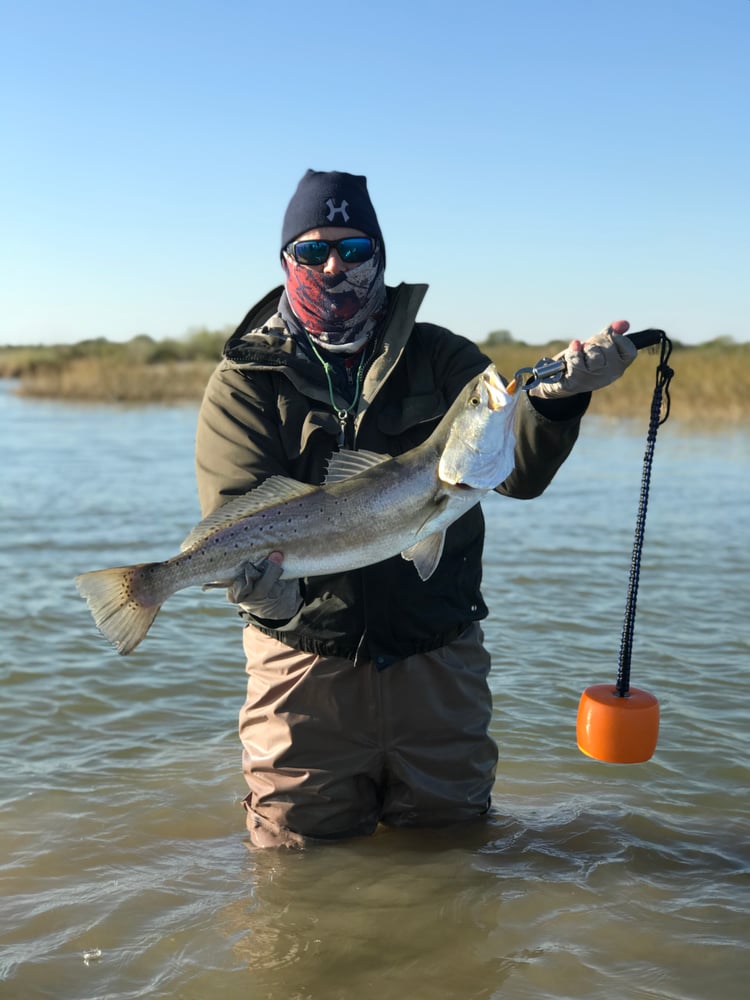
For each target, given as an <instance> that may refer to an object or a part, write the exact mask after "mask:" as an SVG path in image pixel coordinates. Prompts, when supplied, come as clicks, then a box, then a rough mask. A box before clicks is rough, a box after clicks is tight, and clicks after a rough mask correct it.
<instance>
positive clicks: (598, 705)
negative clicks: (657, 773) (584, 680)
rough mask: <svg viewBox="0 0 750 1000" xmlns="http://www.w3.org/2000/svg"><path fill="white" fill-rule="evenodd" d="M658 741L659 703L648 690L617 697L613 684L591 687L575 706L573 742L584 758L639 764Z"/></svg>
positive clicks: (647, 758)
mask: <svg viewBox="0 0 750 1000" xmlns="http://www.w3.org/2000/svg"><path fill="white" fill-rule="evenodd" d="M658 738H659V702H658V701H657V700H656V698H654V696H653V695H652V694H649V692H648V691H641V690H640V689H639V688H630V689H629V690H628V692H627V694H625V695H621V694H620V693H619V692H618V691H617V689H616V687H615V686H614V685H613V684H594V685H592V686H591V687H588V688H586V690H585V691H584V692H583V694H582V695H581V700H580V702H579V704H578V720H577V722H576V739H577V741H578V749H579V750H580V751H581V752H582V753H585V754H586V756H587V757H593V758H594V759H595V760H601V761H604V762H605V763H607V764H642V763H643V762H644V761H647V760H649V758H650V757H651V756H652V755H653V752H654V750H655V749H656V741H657V739H658Z"/></svg>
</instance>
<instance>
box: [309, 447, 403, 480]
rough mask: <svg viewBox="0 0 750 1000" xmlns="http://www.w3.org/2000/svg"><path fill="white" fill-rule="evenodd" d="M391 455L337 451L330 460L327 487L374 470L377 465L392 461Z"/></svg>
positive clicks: (372, 452) (345, 450)
mask: <svg viewBox="0 0 750 1000" xmlns="http://www.w3.org/2000/svg"><path fill="white" fill-rule="evenodd" d="M390 457H391V456H390V455H378V454H377V453H376V452H374V451H349V450H348V449H344V450H343V451H335V452H334V453H333V455H331V457H330V459H329V460H328V472H327V473H326V478H325V485H326V486H330V485H331V483H340V482H343V480H344V479H351V477H352V476H357V475H359V473H360V472H366V471H367V470H368V469H374V468H375V466H376V465H382V464H383V462H387V461H389V460H390Z"/></svg>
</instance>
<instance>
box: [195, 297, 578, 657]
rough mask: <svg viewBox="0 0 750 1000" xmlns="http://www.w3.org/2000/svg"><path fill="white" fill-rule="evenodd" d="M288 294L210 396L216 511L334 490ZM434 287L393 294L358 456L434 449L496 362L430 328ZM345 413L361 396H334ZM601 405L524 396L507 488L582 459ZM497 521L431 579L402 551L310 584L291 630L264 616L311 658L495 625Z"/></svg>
mask: <svg viewBox="0 0 750 1000" xmlns="http://www.w3.org/2000/svg"><path fill="white" fill-rule="evenodd" d="M281 291H282V289H281V288H278V289H275V290H274V291H273V292H271V293H270V294H269V295H268V296H266V298H265V299H263V300H262V301H261V302H260V303H258V304H257V305H256V306H254V307H253V308H252V309H251V310H250V312H249V313H248V314H247V316H246V317H245V319H244V320H243V322H242V323H241V324H240V326H239V327H238V329H237V331H236V332H235V333H234V334H233V336H232V337H231V338H230V340H229V341H228V342H227V345H226V347H225V351H224V359H223V360H222V362H221V363H220V364H219V365H218V367H217V368H216V370H215V371H214V373H213V375H212V376H211V378H210V380H209V383H208V385H207V387H206V392H205V395H204V398H203V403H202V406H201V410H200V415H199V420H198V429H197V437H196V469H197V479H198V492H199V497H200V503H201V508H202V510H203V513H204V515H205V514H207V513H209V512H210V511H212V510H214V509H215V508H217V507H218V506H220V505H221V504H222V503H224V502H225V500H226V499H227V498H228V497H230V496H234V495H237V494H241V493H245V492H247V491H248V490H250V489H252V488H253V487H255V486H257V485H258V484H259V483H260V482H262V481H263V480H264V479H266V478H267V477H268V476H273V475H284V476H290V477H292V478H293V479H298V480H300V481H302V482H305V483H313V484H316V485H317V484H320V483H321V482H322V481H323V479H324V478H325V474H326V465H327V461H328V459H329V457H330V455H331V454H332V452H333V451H334V450H335V448H336V442H337V437H338V434H339V431H340V424H339V420H338V419H337V417H336V414H335V412H334V408H333V407H332V405H331V398H330V389H329V384H328V381H327V380H326V377H325V373H324V371H323V368H322V365H321V364H320V362H319V361H318V360H317V359H315V358H312V357H310V355H309V353H308V352H305V351H302V350H301V349H300V347H299V345H298V344H297V343H296V341H295V340H294V338H293V337H292V336H290V334H289V333H288V332H287V330H286V328H285V327H284V324H283V322H282V320H281V317H280V316H279V314H278V302H279V298H280V295H281ZM425 292H426V286H424V285H404V284H402V285H399V286H398V287H396V288H389V289H388V301H389V307H388V315H387V317H386V320H385V324H384V331H383V332H382V334H381V335H380V337H379V338H378V343H377V345H376V347H375V350H374V354H373V356H372V358H371V360H370V361H369V363H368V364H367V367H366V370H365V372H364V378H363V381H362V386H361V394H360V398H359V401H358V405H357V407H356V412H355V413H353V414H352V419H351V420H350V421H349V422H348V429H347V435H348V436H347V440H346V445H347V447H353V448H359V449H366V450H368V451H374V452H379V453H381V454H389V455H400V454H403V453H404V452H405V451H408V450H409V449H410V448H413V447H415V446H416V445H418V444H421V443H422V442H423V441H424V440H425V439H426V438H427V437H428V436H429V434H430V433H431V432H432V431H433V430H434V428H435V426H436V425H437V423H438V422H439V420H440V418H441V417H442V416H443V415H444V414H445V412H446V410H447V409H448V407H449V406H450V404H451V403H452V402H453V400H454V399H455V398H456V396H457V395H458V394H459V392H460V391H461V389H462V388H463V387H464V385H465V384H466V383H467V382H468V381H469V379H470V378H472V376H474V375H476V374H478V373H479V372H481V371H482V370H483V369H484V368H485V367H486V366H487V364H488V360H489V359H488V358H487V357H486V356H485V355H484V354H482V352H481V351H480V350H479V348H478V347H477V345H476V344H475V343H473V342H472V341H470V340H467V339H466V338H464V337H460V336H457V335H456V334H453V333H451V332H450V331H448V330H446V329H443V328H442V327H438V326H434V325H432V324H430V323H422V322H417V320H416V315H417V310H418V308H419V306H420V304H421V302H422V299H423V298H424V295H425ZM333 401H334V405H335V407H336V408H337V409H346V408H347V406H348V405H349V402H350V399H345V398H342V397H341V396H339V395H338V394H334V400H333ZM587 405H588V396H585V397H573V398H572V399H567V400H563V401H561V402H560V403H557V404H550V403H549V402H546V403H545V402H542V401H539V400H535V401H534V403H533V404H532V402H531V401H530V400H529V398H528V397H527V395H526V394H524V396H523V399H521V400H520V401H519V405H518V408H517V411H516V413H517V417H516V453H515V458H516V463H515V468H514V470H513V472H512V473H511V474H510V476H509V477H508V478H507V479H506V480H505V482H504V483H502V484H500V485H499V486H498V488H497V491H498V492H499V493H502V494H505V495H506V496H509V497H516V498H531V497H535V496H539V494H541V493H542V491H543V490H544V489H545V488H546V486H547V485H548V484H549V482H550V481H551V480H552V478H553V476H554V475H555V473H556V471H557V469H558V468H559V467H560V465H561V464H562V462H563V461H564V460H565V458H566V457H567V456H568V454H569V453H570V450H571V448H572V447H573V444H574V443H575V440H576V438H577V436H578V429H579V423H580V417H581V415H582V414H583V412H584V411H585V409H586V406H587ZM483 544H484V519H483V517H482V512H481V507H480V505H477V506H476V507H474V508H473V509H472V510H470V511H469V512H468V513H466V514H465V515H463V516H462V517H461V518H459V520H458V521H456V522H455V523H454V524H453V525H451V527H450V528H449V529H448V531H447V533H446V540H445V547H444V550H443V556H442V559H441V560H440V563H439V565H438V567H437V569H436V571H435V572H434V574H433V575H432V576H431V577H430V579H429V580H425V581H421V580H420V579H419V577H418V575H417V573H416V571H415V569H414V567H413V565H412V564H411V563H409V562H407V561H406V560H404V559H402V558H401V557H400V556H396V557H394V558H392V559H388V560H386V561H384V562H382V563H378V564H376V565H374V566H368V567H365V568H364V569H361V570H356V571H353V572H349V573H342V574H337V575H336V576H327V577H313V578H309V579H306V580H303V581H301V589H302V594H303V604H302V607H301V608H300V610H299V612H298V613H297V614H296V615H295V617H294V618H292V619H291V621H289V622H271V621H268V620H266V621H260V620H257V619H252V618H251V619H250V620H251V621H252V622H253V624H255V625H256V627H259V628H261V629H262V630H263V631H265V632H267V633H269V634H271V635H273V636H275V637H276V638H278V639H280V640H281V641H282V642H284V643H286V644H288V645H290V646H293V647H295V648H298V649H303V650H306V651H308V652H317V653H321V654H323V655H338V656H346V657H349V658H351V659H359V658H369V659H372V660H374V661H375V663H376V664H378V665H379V666H386V665H388V664H389V663H392V662H394V661H396V660H399V659H402V658H404V657H405V656H408V655H410V654H411V653H416V652H424V651H426V650H429V649H435V648H437V647H439V646H442V645H444V644H445V643H446V642H448V641H450V640H451V639H452V638H454V637H455V636H457V635H458V634H460V632H461V631H463V629H464V628H466V626H467V625H468V624H469V623H470V622H471V621H476V620H479V619H481V618H484V617H485V616H486V615H487V607H486V605H485V603H484V600H483V598H482V594H481V579H482V548H483Z"/></svg>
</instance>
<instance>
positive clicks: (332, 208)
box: [326, 198, 349, 222]
mask: <svg viewBox="0 0 750 1000" xmlns="http://www.w3.org/2000/svg"><path fill="white" fill-rule="evenodd" d="M326 205H328V217H327V218H328V221H329V222H333V220H334V218H335V216H336V214H337V213H338V212H341V217H342V219H343V220H344V222H348V221H349V213H348V212H347V208H348V206H349V202H348V201H347V200H346V198H344V200H343V201H342V202H341V204H340V205H339V206H336V205H335V204H334V201H333V198H329V199H328V201H327V202H326Z"/></svg>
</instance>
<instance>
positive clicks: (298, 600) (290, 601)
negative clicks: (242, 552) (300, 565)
mask: <svg viewBox="0 0 750 1000" xmlns="http://www.w3.org/2000/svg"><path fill="white" fill-rule="evenodd" d="M271 554H272V555H274V556H275V555H276V553H271ZM282 568H283V567H282V560H279V561H277V560H276V559H275V558H274V559H270V558H269V559H264V560H263V562H260V563H257V565H256V564H255V563H250V562H249V563H245V565H244V566H243V567H242V571H241V572H240V574H239V576H237V578H236V579H235V580H234V581H233V582H232V584H231V585H230V586H229V587H228V588H227V600H228V601H229V602H230V603H231V604H239V605H240V606H241V607H242V608H243V609H244V610H245V611H249V612H250V614H251V615H255V617H256V618H272V619H274V620H276V621H289V619H290V618H293V617H294V616H295V615H296V614H297V612H298V611H299V608H300V605H301V604H302V595H301V594H300V589H299V580H280V579H279V577H280V576H281V571H282Z"/></svg>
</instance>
